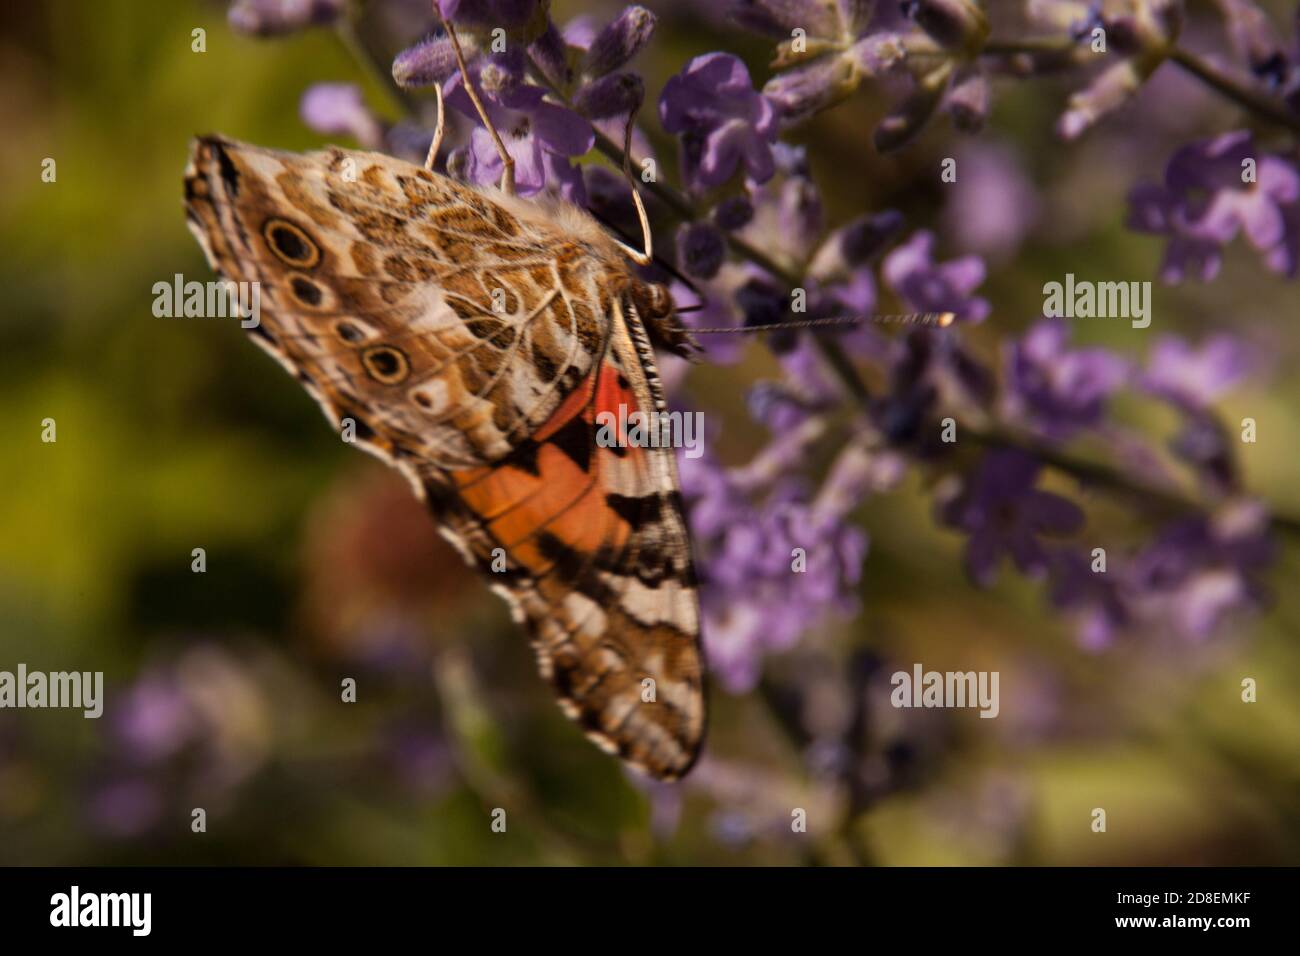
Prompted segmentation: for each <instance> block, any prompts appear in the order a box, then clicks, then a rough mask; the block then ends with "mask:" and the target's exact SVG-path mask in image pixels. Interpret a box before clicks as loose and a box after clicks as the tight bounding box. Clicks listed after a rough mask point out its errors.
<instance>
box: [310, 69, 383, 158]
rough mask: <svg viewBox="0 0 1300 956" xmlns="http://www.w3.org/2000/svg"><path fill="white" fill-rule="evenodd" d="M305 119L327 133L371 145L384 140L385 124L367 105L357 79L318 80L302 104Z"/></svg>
mask: <svg viewBox="0 0 1300 956" xmlns="http://www.w3.org/2000/svg"><path fill="white" fill-rule="evenodd" d="M298 112H299V114H300V115H301V116H302V121H303V122H304V123H306V124H307V125H308V126H309V127H311V128H312V129H314V130H315V131H316V132H318V133H320V134H321V135H323V136H351V137H352V138H353V139H355V140H356V141H357V142H358V143H360V144H361V145H362V146H365V147H366V148H367V149H378V148H379V147H380V145H382V143H383V141H384V128H383V125H382V124H381V123H380V122H379V120H378V119H376V118H375V115H374V114H373V113H372V112H370V110H369V109H368V108H367V107H366V104H365V102H364V100H362V98H361V88H360V87H358V86H357V85H356V84H354V83H317V84H315V85H313V86H311V87H308V89H307V92H306V93H304V94H303V96H302V102H301V103H300V104H299V106H298Z"/></svg>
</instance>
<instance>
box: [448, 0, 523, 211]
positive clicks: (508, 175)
mask: <svg viewBox="0 0 1300 956" xmlns="http://www.w3.org/2000/svg"><path fill="white" fill-rule="evenodd" d="M433 12H434V13H436V14H437V15H438V19H439V20H440V21H442V25H443V28H444V29H445V30H446V31H447V37H448V38H449V39H450V40H451V48H452V50H453V51H454V52H455V54H456V66H457V67H459V69H460V78H461V80H462V81H463V82H464V84H465V92H466V93H468V94H469V98H470V100H471V101H472V102H473V104H474V109H476V110H477V111H478V117H479V119H481V120H482V121H483V125H484V126H486V127H487V131H488V133H489V134H490V135H491V136H492V144H493V145H494V146H496V148H497V155H498V156H500V157H501V167H502V169H501V191H502V192H503V193H505V194H506V195H507V196H513V195H514V194H515V158H514V157H513V156H511V155H510V153H509V152H507V151H506V146H505V143H503V142H501V136H500V134H499V133H497V128H496V127H495V126H493V125H492V120H491V119H490V118H489V117H488V113H487V110H486V109H484V107H483V101H482V100H480V99H479V98H478V92H477V91H476V90H475V89H474V81H473V80H472V79H470V75H469V68H468V67H466V66H465V54H464V52H462V50H461V48H460V38H459V37H457V36H456V28H455V27H453V26H452V25H451V21H449V20H448V19H447V18H446V17H444V16H443V15H442V8H441V7H440V6H438V0H433ZM438 112H439V116H441V113H442V111H441V109H440V110H439V111H438Z"/></svg>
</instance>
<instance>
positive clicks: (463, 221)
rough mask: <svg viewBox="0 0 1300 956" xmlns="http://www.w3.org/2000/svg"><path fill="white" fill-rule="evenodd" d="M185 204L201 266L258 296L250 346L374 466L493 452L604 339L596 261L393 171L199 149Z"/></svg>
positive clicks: (373, 160)
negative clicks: (285, 373)
mask: <svg viewBox="0 0 1300 956" xmlns="http://www.w3.org/2000/svg"><path fill="white" fill-rule="evenodd" d="M185 195H186V215H187V217H188V220H189V224H190V228H191V230H192V231H193V232H194V234H195V236H196V237H197V238H198V240H199V242H200V244H201V245H202V246H203V248H204V250H205V252H206V253H207V255H208V259H209V261H210V263H211V264H212V266H213V268H215V269H216V270H217V271H218V272H220V273H221V274H222V275H223V276H225V277H226V278H227V279H228V280H232V281H235V282H248V283H257V284H258V288H259V291H260V303H261V316H260V319H261V321H260V324H259V325H258V326H257V327H255V328H253V329H251V330H250V331H251V334H252V335H253V337H254V339H255V340H256V341H257V343H258V344H259V345H261V346H262V347H263V348H265V349H266V350H267V351H269V352H270V353H271V354H272V355H273V356H275V357H276V358H277V359H278V360H279V361H280V362H281V364H283V365H284V366H285V367H286V368H287V369H288V370H289V371H290V372H291V373H292V374H293V375H295V376H296V377H297V378H298V379H299V380H300V381H301V382H302V383H303V385H304V386H305V387H306V388H307V389H308V390H309V391H310V392H311V393H312V394H313V396H314V397H316V399H317V400H318V401H319V402H320V404H321V406H322V407H323V408H324V410H325V412H326V414H327V416H328V417H329V418H330V419H331V420H332V421H334V422H335V423H336V424H337V423H340V422H343V421H344V420H345V419H350V420H351V421H352V422H353V423H354V426H355V429H356V433H357V438H358V441H359V443H360V444H362V445H363V447H366V448H367V449H368V450H371V451H374V452H377V453H380V454H381V455H383V456H386V457H389V458H395V459H396V458H404V457H412V458H420V459H425V460H431V461H436V462H438V463H439V464H441V465H443V466H446V467H463V466H470V465H477V464H483V463H485V462H488V461H492V460H495V459H499V458H501V457H503V456H505V455H506V454H508V453H509V452H510V451H511V450H512V449H513V448H514V447H515V446H516V445H518V444H520V443H521V442H523V441H524V440H526V438H527V436H528V435H530V434H531V433H532V432H533V431H535V430H536V429H537V428H538V427H540V426H541V424H542V423H543V422H545V421H546V420H547V419H549V418H550V417H551V415H552V414H554V411H555V409H556V408H557V407H558V406H559V405H560V403H561V402H562V401H563V400H564V398H565V396H566V395H567V394H568V393H569V392H570V391H571V390H572V389H573V388H575V387H576V386H577V384H578V383H579V382H581V381H582V380H583V379H584V378H585V377H586V376H587V375H588V374H589V373H590V371H591V369H592V367H593V363H594V361H595V354H596V351H597V349H598V348H599V346H600V343H601V342H602V341H603V340H604V338H605V331H606V330H605V329H604V328H602V324H601V317H600V312H601V307H600V303H601V302H602V301H605V302H607V301H608V300H609V299H610V298H611V296H612V295H613V294H614V293H613V291H612V290H611V289H610V288H609V285H610V279H609V277H608V274H607V272H605V271H602V269H601V268H600V263H601V262H602V261H603V260H602V257H601V255H600V252H601V250H598V249H588V248H585V247H584V243H583V242H581V241H574V240H573V239H572V238H570V237H566V236H565V235H563V234H561V233H559V232H558V231H556V230H553V229H549V228H548V227H547V225H546V224H545V223H538V222H535V221H533V222H525V221H522V220H521V219H520V218H519V217H518V216H516V215H514V214H512V213H511V212H510V211H509V210H508V209H506V208H505V207H503V206H501V205H500V204H498V203H495V202H492V201H491V200H490V199H488V198H487V197H486V196H484V195H482V194H480V193H479V192H478V191H477V190H475V189H473V188H471V187H468V186H464V185H461V184H459V183H455V182H453V181H452V180H450V179H447V178H446V177H444V176H436V175H434V174H433V173H430V172H429V171H428V170H425V169H422V168H420V167H418V166H413V165H411V164H410V163H405V162H402V161H401V160H397V159H393V158H391V157H388V156H383V155H380V154H377V153H361V152H349V151H345V150H341V149H330V150H327V151H324V152H320V153H310V154H307V155H296V154H293V153H285V152H280V151H277V150H268V149H261V148H258V147H253V146H247V145H244V144H241V143H235V142H232V141H229V140H223V139H220V138H217V137H206V138H203V139H199V140H196V141H195V143H194V146H193V152H192V156H191V162H190V166H189V169H188V170H187V172H186V178H185Z"/></svg>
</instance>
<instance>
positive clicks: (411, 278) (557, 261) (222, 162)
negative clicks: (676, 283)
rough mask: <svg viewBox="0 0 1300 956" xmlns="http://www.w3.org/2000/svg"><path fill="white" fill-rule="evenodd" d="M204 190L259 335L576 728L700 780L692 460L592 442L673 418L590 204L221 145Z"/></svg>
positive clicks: (205, 172)
mask: <svg viewBox="0 0 1300 956" xmlns="http://www.w3.org/2000/svg"><path fill="white" fill-rule="evenodd" d="M185 191H186V214H187V217H188V219H189V222H190V226H191V229H192V231H193V232H194V233H195V235H196V236H197V237H198V239H199V242H200V243H201V244H202V245H203V247H204V250H205V251H206V252H207V255H208V259H209V261H210V262H211V264H212V266H213V267H214V268H215V269H217V270H218V271H219V272H220V273H221V274H222V275H223V276H225V277H226V278H227V279H231V280H234V281H238V282H257V283H259V288H260V302H261V315H260V324H259V325H258V326H257V327H256V328H253V329H251V330H250V332H251V334H252V335H253V336H254V338H255V339H256V340H257V341H258V343H259V344H260V345H262V346H263V347H264V348H266V349H267V350H268V351H270V352H271V353H272V354H273V355H274V356H275V357H276V358H277V359H279V360H280V362H281V364H283V365H284V366H285V367H286V368H287V369H288V370H289V371H290V372H291V373H292V374H294V375H295V376H296V377H297V378H298V379H299V380H300V381H301V382H302V383H303V385H304V386H305V387H306V388H307V389H308V391H309V392H311V394H312V395H313V396H314V397H315V398H316V399H317V400H318V401H319V402H320V404H321V405H322V407H323V408H324V409H325V411H326V414H327V415H328V416H329V418H330V419H331V421H333V422H334V423H335V424H336V425H337V426H339V427H340V428H342V429H343V430H344V434H345V435H347V434H348V429H349V428H351V429H352V433H353V434H355V437H356V440H357V441H358V443H359V444H362V445H363V446H364V447H366V448H367V449H368V450H370V451H372V452H374V453H376V454H378V455H380V456H381V457H383V458H385V459H386V460H388V461H390V462H391V463H393V464H394V465H396V466H397V467H399V468H400V469H401V470H402V471H403V472H404V473H405V474H406V475H407V477H408V478H409V479H410V480H411V481H412V483H413V485H414V486H415V487H416V488H417V491H418V493H420V494H421V495H423V496H424V497H425V498H426V500H427V501H428V502H429V504H430V506H431V508H432V509H433V511H434V513H435V515H436V516H437V517H438V518H439V520H440V522H441V525H442V528H443V531H444V533H445V534H446V535H447V536H448V537H449V538H450V539H451V540H452V541H453V543H455V544H456V545H457V546H458V548H459V549H460V551H461V552H462V553H463V554H464V555H465V557H466V558H467V560H469V561H470V562H471V563H472V564H474V565H476V566H478V567H479V568H480V569H481V570H482V571H483V572H484V573H485V574H486V575H487V577H488V579H489V583H491V584H492V585H493V586H494V589H495V590H497V591H498V592H499V593H501V594H502V595H503V596H505V597H506V598H507V600H508V601H509V602H510V604H511V607H512V609H513V611H514V614H515V617H516V618H517V619H518V620H520V621H521V622H522V623H523V624H524V626H525V627H526V629H527V630H528V632H529V635H530V637H531V638H532V641H533V645H534V649H535V650H536V652H537V656H538V661H539V665H540V667H541V670H542V673H543V675H544V676H545V677H547V678H548V679H549V680H550V681H551V682H552V684H553V686H554V687H555V689H556V692H557V694H558V695H559V699H560V703H561V706H562V707H563V708H564V710H565V711H566V713H568V714H569V715H570V716H571V717H573V718H574V719H575V720H577V721H579V722H580V723H581V724H582V726H583V728H584V729H585V730H586V732H587V733H588V735H589V736H591V737H592V738H593V739H594V740H596V742H597V743H599V744H600V745H601V746H603V747H604V748H605V749H607V750H610V751H613V752H617V753H619V754H620V755H621V756H623V757H624V758H625V759H626V760H627V761H628V762H629V763H631V764H633V765H634V766H636V767H638V768H640V769H642V770H644V771H646V772H648V773H650V774H653V775H655V776H658V777H663V778H673V777H677V776H680V775H681V774H682V773H684V772H685V771H686V770H687V769H688V768H689V767H690V765H691V763H692V762H693V761H694V759H695V756H696V754H697V752H698V749H699V746H700V742H701V739H702V737H703V732H704V698H703V687H702V680H703V674H702V662H701V656H700V652H699V619H698V611H697V599H696V594H695V583H694V579H693V572H692V564H691V557H690V545H689V538H688V536H687V532H686V527H685V524H684V521H683V518H682V510H681V502H680V497H679V495H678V490H677V476H676V466H675V462H674V459H673V454H672V451H671V450H670V449H664V448H626V447H618V448H607V447H603V446H600V445H598V444H597V443H596V440H595V437H596V427H595V420H596V415H597V414H598V413H599V412H601V411H603V410H608V411H614V412H617V410H618V407H619V405H623V406H625V407H626V408H627V409H628V410H634V409H638V408H639V409H642V410H649V409H651V408H653V407H655V406H657V405H659V404H661V403H660V401H659V399H658V395H657V392H656V389H655V381H656V379H655V372H654V366H653V357H652V355H651V354H650V352H649V349H648V347H646V346H645V343H644V333H643V332H642V331H641V327H640V323H639V321H638V320H637V317H636V314H635V310H634V308H633V307H632V306H631V303H630V301H629V300H628V299H627V297H626V294H625V290H626V288H627V283H628V281H629V275H628V273H627V267H626V265H625V264H624V262H623V260H622V259H621V256H620V255H619V253H618V250H617V247H616V245H615V244H614V243H613V242H612V240H610V239H609V238H608V237H607V236H606V235H605V234H604V233H603V232H601V231H600V229H599V227H598V226H596V224H595V223H594V222H593V221H592V220H590V218H589V217H586V216H584V215H583V214H581V213H578V212H577V211H576V210H573V209H572V208H571V207H561V206H558V205H555V206H543V205H534V204H530V203H527V202H525V201H523V200H518V199H507V198H506V197H503V196H500V195H499V194H496V195H491V196H490V195H488V194H486V193H484V192H480V191H479V190H477V189H474V188H472V187H468V186H464V185H462V184H459V183H456V182H453V181H452V180H449V179H447V178H446V177H442V176H438V175H436V174H433V173H431V172H429V171H427V170H424V169H421V168H420V167H417V166H413V165H411V164H408V163H404V162H402V161H400V160H396V159H392V158H390V157H386V156H382V155H379V154H375V153H358V152H349V151H345V150H339V149H330V150H326V151H323V152H320V153H312V154H307V155H296V154H291V153H282V152H276V151H272V150H265V149H260V148H257V147H250V146H245V145H242V144H239V143H234V142H231V141H228V140H222V139H219V138H213V137H209V138H205V139H200V140H197V141H196V142H195V145H194V149H193V154H192V158H191V163H190V167H189V169H188V170H187V173H186V180H185ZM500 555H504V556H505V560H504V562H502V561H500V560H494V557H497V556H500Z"/></svg>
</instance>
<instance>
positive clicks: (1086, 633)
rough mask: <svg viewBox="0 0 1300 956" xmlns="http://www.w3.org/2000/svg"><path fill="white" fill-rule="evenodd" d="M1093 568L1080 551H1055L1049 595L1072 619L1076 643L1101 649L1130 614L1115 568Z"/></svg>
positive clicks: (1126, 621) (1122, 626) (1089, 648)
mask: <svg viewBox="0 0 1300 956" xmlns="http://www.w3.org/2000/svg"><path fill="white" fill-rule="evenodd" d="M1092 567H1093V562H1092V561H1091V560H1090V559H1089V557H1088V556H1086V555H1084V554H1083V553H1081V552H1079V551H1076V550H1074V549H1066V548H1062V549H1061V550H1059V551H1057V552H1055V553H1054V554H1053V555H1052V559H1051V587H1050V590H1049V596H1050V599H1051V602H1052V604H1053V605H1054V606H1055V607H1058V608H1060V609H1061V610H1063V611H1066V612H1067V613H1068V614H1069V615H1070V616H1071V617H1072V618H1073V619H1074V623H1075V634H1076V636H1077V639H1078V642H1079V646H1080V647H1083V648H1084V649H1086V650H1090V651H1101V650H1105V649H1106V648H1107V647H1109V646H1110V645H1111V643H1112V642H1113V641H1114V639H1115V636H1116V634H1117V633H1118V632H1119V631H1121V630H1122V629H1123V628H1124V627H1126V626H1127V625H1128V624H1129V613H1128V610H1127V608H1126V607H1125V605H1124V601H1123V599H1122V597H1121V589H1120V587H1119V585H1118V583H1117V582H1118V581H1119V579H1120V575H1119V573H1118V569H1116V568H1107V570H1106V571H1104V572H1103V571H1094V570H1093V569H1092Z"/></svg>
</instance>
